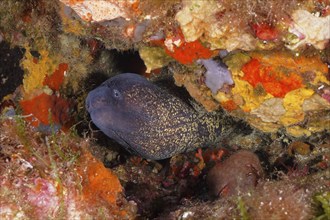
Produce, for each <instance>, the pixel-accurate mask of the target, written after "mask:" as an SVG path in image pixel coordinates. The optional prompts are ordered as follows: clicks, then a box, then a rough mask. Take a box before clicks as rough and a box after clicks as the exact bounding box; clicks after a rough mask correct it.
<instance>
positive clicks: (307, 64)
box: [0, 0, 330, 219]
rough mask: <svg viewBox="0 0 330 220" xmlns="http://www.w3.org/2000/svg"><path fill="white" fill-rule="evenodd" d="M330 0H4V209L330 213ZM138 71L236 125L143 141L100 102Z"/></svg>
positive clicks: (0, 64)
mask: <svg viewBox="0 0 330 220" xmlns="http://www.w3.org/2000/svg"><path fill="white" fill-rule="evenodd" d="M329 5H330V2H329V0H304V1H303V0H292V1H286V0H268V1H263V2H261V1H257V0H247V1H244V0H234V1H232V0H203V1H201V0H171V1H164V0H143V1H142V0H104V1H89V0H79V1H76V0H55V1H52V0H26V1H19V0H2V1H0V18H1V19H0V77H1V80H0V122H1V123H0V142H1V144H0V183H1V188H0V218H1V219H45V218H49V219H134V218H147V219H153V218H158V219H169V218H170V219H201V218H203V219H204V218H210V219H228V218H235V219H272V218H273V219H311V218H316V219H329V218H330V216H329V215H330V213H329V210H330V207H329V192H330V185H329V179H330V177H329V171H328V170H329V167H330V147H329V146H330V138H329V128H330V126H329V124H330V117H329V113H330V75H329V73H330V71H329V64H330V43H329V39H330V32H329V31H330V29H329V26H330V7H329ZM141 59H142V60H141ZM220 60H221V61H220ZM221 62H223V63H224V64H223V65H222V64H220V63H221ZM123 72H132V73H138V74H140V75H143V76H145V77H146V78H148V80H150V81H153V83H155V84H157V85H159V86H163V87H164V86H168V88H170V89H169V90H171V94H172V93H173V94H174V95H175V96H178V97H179V98H180V99H182V101H184V102H185V103H187V105H189V106H190V107H193V108H194V109H196V111H197V112H198V113H199V114H200V115H201V116H205V115H206V114H210V115H222V116H223V117H224V118H227V119H228V120H222V121H221V123H222V124H223V125H224V129H223V131H222V132H224V134H225V136H223V138H221V140H220V141H219V142H218V143H217V144H214V143H212V144H208V145H207V146H205V147H207V149H203V150H202V149H197V150H194V151H191V152H183V153H181V154H178V155H177V154H175V155H174V156H173V157H171V158H169V159H166V160H161V161H150V160H145V159H143V158H141V157H136V156H132V155H131V154H130V153H129V152H127V151H125V150H124V149H123V148H122V147H121V146H119V145H118V144H117V143H115V142H114V141H113V140H110V139H109V138H107V137H105V136H104V135H103V134H102V132H101V131H99V130H98V129H97V128H96V127H95V125H94V124H93V123H92V122H91V120H90V116H89V115H88V113H87V112H86V108H85V99H86V96H87V94H88V92H89V91H91V90H92V89H94V88H96V87H97V86H99V85H100V84H101V83H102V82H103V81H105V80H106V79H108V78H110V77H112V76H114V75H117V74H119V73H123ZM173 79H174V80H173ZM165 81H166V83H164V82H165ZM162 83H163V84H162ZM161 84H162V85H161ZM174 84H175V85H174ZM178 87H182V88H178ZM187 91H188V93H187ZM145 98H146V100H147V99H148V96H146V97H145ZM192 99H194V100H192ZM196 102H197V103H196ZM199 104H201V105H199ZM159 106H162V107H163V108H164V109H168V108H169V106H168V104H167V103H166V102H161V103H160V104H159ZM155 109H157V108H154V107H149V108H148V109H146V111H151V110H155ZM155 111H156V110H155ZM156 113H157V114H160V113H159V112H157V111H156ZM165 122H166V123H169V124H171V123H172V121H165ZM165 122H164V124H165ZM213 122H214V121H213ZM172 126H174V125H173V123H172ZM157 132H158V133H159V134H165V133H166V132H164V130H162V129H158V130H157ZM163 132H164V133H163ZM183 134H184V132H181V133H180V132H177V133H176V134H175V135H177V136H179V137H180V135H183ZM139 138H141V136H139ZM195 140H196V138H195V139H194V138H193V139H192V141H195ZM152 141H153V142H154V143H158V142H159V140H157V139H156V138H154V139H153V140H152ZM168 143H171V141H169V142H168ZM196 147H201V146H196ZM247 151H249V152H247ZM236 152H237V153H236ZM242 152H247V153H246V154H248V155H247V156H246V155H245V156H244V155H242ZM235 155H236V156H235ZM242 157H244V158H247V159H246V161H245V163H241V160H242V159H241V158H242ZM257 157H258V158H257ZM244 160H245V159H244ZM238 162H239V163H238ZM244 164H247V166H245V165H244ZM252 167H253V168H252ZM255 171H256V172H255ZM261 173H262V174H261ZM234 177H241V178H234ZM256 182H257V184H256ZM254 183H255V184H254ZM238 189H240V192H239V193H238V194H237V190H238ZM212 191H213V195H219V192H220V196H218V197H217V196H215V197H216V198H215V197H214V196H212V195H209V193H210V192H211V194H212Z"/></svg>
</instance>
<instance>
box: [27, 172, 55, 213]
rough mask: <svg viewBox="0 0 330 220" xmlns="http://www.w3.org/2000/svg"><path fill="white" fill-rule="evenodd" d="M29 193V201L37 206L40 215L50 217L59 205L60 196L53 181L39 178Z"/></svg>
mask: <svg viewBox="0 0 330 220" xmlns="http://www.w3.org/2000/svg"><path fill="white" fill-rule="evenodd" d="M34 184H35V185H34V186H33V187H32V188H31V189H29V191H28V193H27V202H29V203H30V204H31V205H33V206H35V207H37V208H38V209H36V210H35V211H36V212H38V216H44V217H45V218H46V217H49V216H50V215H51V214H52V213H54V212H55V211H56V210H57V209H58V207H59V197H58V195H57V190H56V186H55V185H54V183H53V182H51V181H49V180H46V179H42V178H37V179H35V180H34Z"/></svg>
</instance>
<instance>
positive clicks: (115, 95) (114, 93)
mask: <svg viewBox="0 0 330 220" xmlns="http://www.w3.org/2000/svg"><path fill="white" fill-rule="evenodd" d="M113 96H114V97H115V98H120V97H121V94H120V92H119V91H118V90H117V89H114V90H113Z"/></svg>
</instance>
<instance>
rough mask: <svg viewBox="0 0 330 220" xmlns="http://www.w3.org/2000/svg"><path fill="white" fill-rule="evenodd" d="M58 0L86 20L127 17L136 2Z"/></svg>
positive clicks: (119, 0) (122, 0)
mask: <svg viewBox="0 0 330 220" xmlns="http://www.w3.org/2000/svg"><path fill="white" fill-rule="evenodd" d="M60 1H61V2H62V3H64V4H65V5H67V6H69V7H71V8H72V9H73V10H74V11H75V12H76V13H77V14H78V15H79V16H80V17H81V19H83V20H85V21H88V22H99V21H107V20H108V21H110V20H113V19H116V18H119V17H122V18H125V19H129V18H130V13H129V12H130V11H131V10H133V9H134V7H135V5H136V2H138V1H127V0H98V1H90V0H88V1H85V0H79V1H72V0H60Z"/></svg>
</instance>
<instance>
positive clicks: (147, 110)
mask: <svg viewBox="0 0 330 220" xmlns="http://www.w3.org/2000/svg"><path fill="white" fill-rule="evenodd" d="M86 108H87V111H88V112H89V114H90V116H91V119H92V121H93V123H94V124H95V125H96V126H97V127H98V128H99V129H100V130H101V131H102V132H103V133H105V134H106V135H107V136H108V137H110V138H112V139H114V140H115V141H117V142H118V143H119V144H120V145H122V146H124V147H125V148H126V149H127V150H128V151H130V152H132V151H133V152H135V153H136V154H138V155H140V156H142V157H144V158H146V159H152V160H160V159H165V158H169V157H172V156H174V155H176V154H179V153H182V152H185V151H191V150H194V149H196V148H199V147H206V146H208V145H212V144H214V143H216V142H217V141H218V140H219V137H220V135H221V133H223V132H222V131H221V130H222V129H223V128H222V126H221V117H219V116H218V115H216V114H212V113H207V112H205V111H199V110H198V109H197V108H194V106H193V105H191V104H189V103H188V102H184V101H183V100H182V99H180V98H179V97H176V96H174V95H173V94H171V93H169V92H168V91H166V90H165V89H164V88H162V87H159V86H157V85H155V84H154V83H152V82H150V81H148V80H147V79H145V78H144V77H142V76H140V75H137V74H133V73H123V74H119V75H116V76H114V77H112V78H110V79H108V80H107V81H105V82H104V83H102V84H101V85H100V86H99V87H97V88H96V89H94V90H92V91H91V92H89V94H88V96H87V98H86Z"/></svg>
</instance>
